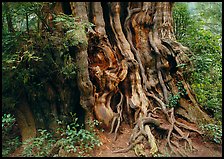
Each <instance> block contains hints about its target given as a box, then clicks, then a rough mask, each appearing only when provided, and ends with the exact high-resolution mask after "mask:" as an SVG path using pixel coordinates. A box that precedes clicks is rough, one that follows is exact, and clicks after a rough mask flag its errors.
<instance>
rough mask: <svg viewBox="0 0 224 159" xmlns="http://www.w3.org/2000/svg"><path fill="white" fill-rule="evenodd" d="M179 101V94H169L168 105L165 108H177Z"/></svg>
mask: <svg viewBox="0 0 224 159" xmlns="http://www.w3.org/2000/svg"><path fill="white" fill-rule="evenodd" d="M179 99H180V93H179V92H178V93H177V94H176V95H173V94H170V95H169V97H168V100H169V104H168V105H167V106H168V107H169V108H174V107H176V106H178V102H179Z"/></svg>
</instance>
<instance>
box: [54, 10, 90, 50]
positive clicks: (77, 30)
mask: <svg viewBox="0 0 224 159" xmlns="http://www.w3.org/2000/svg"><path fill="white" fill-rule="evenodd" d="M54 22H55V23H56V24H57V25H62V28H63V29H64V30H65V32H66V33H65V40H66V42H67V43H68V45H69V46H78V45H79V44H81V45H85V46H87V44H88V42H87V38H86V31H85V30H86V29H90V28H91V27H92V26H93V24H92V23H89V22H84V21H82V20H81V19H80V18H78V17H73V16H72V15H71V16H69V15H65V14H59V15H55V20H54Z"/></svg>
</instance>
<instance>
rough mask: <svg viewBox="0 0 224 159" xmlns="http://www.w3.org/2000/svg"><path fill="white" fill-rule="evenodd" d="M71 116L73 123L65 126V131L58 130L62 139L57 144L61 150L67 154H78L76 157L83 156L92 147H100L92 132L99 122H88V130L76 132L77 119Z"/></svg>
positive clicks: (95, 135)
mask: <svg viewBox="0 0 224 159" xmlns="http://www.w3.org/2000/svg"><path fill="white" fill-rule="evenodd" d="M72 116H73V122H72V123H71V124H70V125H67V128H66V130H64V129H62V128H59V129H58V131H59V132H60V134H61V137H62V138H61V139H59V140H58V144H59V145H61V148H63V149H64V150H65V151H66V152H67V153H70V152H73V153H78V154H79V155H78V157H81V156H85V155H87V154H88V152H89V151H90V150H92V149H93V148H94V147H96V146H100V145H101V142H100V141H99V139H98V138H97V134H96V132H95V130H94V127H95V126H97V125H98V124H99V122H98V121H97V120H94V121H90V120H89V122H88V123H87V124H88V125H89V130H85V129H82V128H81V129H80V130H78V129H77V128H78V127H79V124H78V123H77V120H78V118H76V116H75V114H72Z"/></svg>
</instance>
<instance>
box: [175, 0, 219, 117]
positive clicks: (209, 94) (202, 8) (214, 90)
mask: <svg viewBox="0 0 224 159" xmlns="http://www.w3.org/2000/svg"><path fill="white" fill-rule="evenodd" d="M189 4H190V3H176V4H175V7H174V12H173V13H174V23H175V26H176V27H175V34H176V37H177V40H178V41H179V42H181V43H182V44H183V45H185V46H187V47H188V48H190V50H191V52H193V55H192V56H191V57H190V59H191V61H192V64H193V69H192V70H191V75H190V76H188V79H187V80H188V81H189V83H190V85H191V88H192V89H193V91H194V92H195V94H196V98H197V100H198V102H199V103H200V104H201V105H202V106H203V107H204V108H205V109H206V110H207V111H208V112H209V113H210V114H211V115H212V116H213V117H215V118H216V119H218V120H221V119H222V114H221V112H222V111H221V110H222V62H221V59H222V48H221V46H222V44H221V36H220V35H221V31H220V30H221V27H220V26H221V18H220V17H221V14H222V13H221V9H220V8H221V5H220V4H221V3H214V2H210V3H194V4H193V6H195V7H194V8H195V9H194V10H191V9H190V8H189ZM192 11H193V12H192ZM212 28H217V29H212Z"/></svg>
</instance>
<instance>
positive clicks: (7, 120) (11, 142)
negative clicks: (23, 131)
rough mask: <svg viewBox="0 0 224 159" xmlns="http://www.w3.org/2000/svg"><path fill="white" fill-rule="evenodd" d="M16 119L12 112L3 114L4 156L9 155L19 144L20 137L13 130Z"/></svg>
mask: <svg viewBox="0 0 224 159" xmlns="http://www.w3.org/2000/svg"><path fill="white" fill-rule="evenodd" d="M15 122H16V119H15V118H14V117H13V116H12V115H11V114H3V116H2V156H3V157H7V156H8V155H9V154H10V153H11V152H13V151H14V150H15V149H16V148H17V147H18V146H19V145H20V141H19V137H18V136H16V134H15V133H14V132H13V126H14V125H15Z"/></svg>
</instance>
